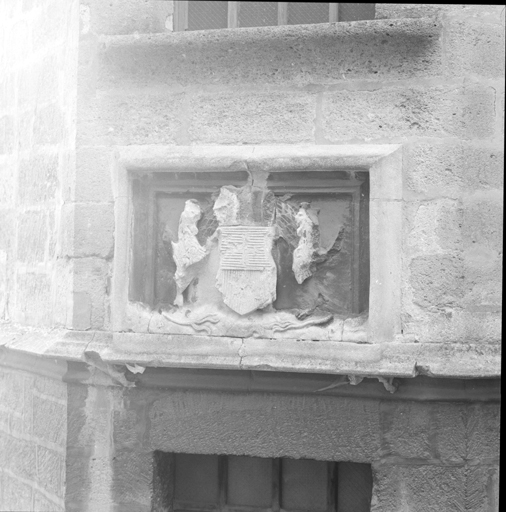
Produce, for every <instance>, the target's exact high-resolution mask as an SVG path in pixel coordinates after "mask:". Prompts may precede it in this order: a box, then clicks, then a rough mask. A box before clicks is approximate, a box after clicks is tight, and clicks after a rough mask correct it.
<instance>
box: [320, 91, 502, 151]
mask: <svg viewBox="0 0 506 512" xmlns="http://www.w3.org/2000/svg"><path fill="white" fill-rule="evenodd" d="M494 97H495V93H494V90H493V88H492V87H481V86H479V85H469V86H465V87H461V86H437V87H427V88H422V87H419V86H416V87H415V86H410V87H406V88H401V87H391V88H383V89H374V90H361V91H335V92H329V93H325V94H324V99H323V107H322V116H323V135H324V138H325V140H326V141H329V142H339V143H343V142H345V141H350V142H359V141H367V142H368V141H373V140H374V141H376V140H378V141H379V140H380V141H383V140H388V141H391V142H394V141H403V140H406V139H408V138H410V137H414V136H424V137H459V138H462V139H486V138H490V137H493V136H494V116H495V112H494Z"/></svg>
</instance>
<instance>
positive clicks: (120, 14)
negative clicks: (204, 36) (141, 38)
mask: <svg viewBox="0 0 506 512" xmlns="http://www.w3.org/2000/svg"><path fill="white" fill-rule="evenodd" d="M85 5H86V6H87V7H88V9H89V27H88V30H89V31H90V32H93V33H96V34H133V33H134V32H135V33H140V34H144V33H153V32H166V31H167V29H166V21H167V17H168V16H169V15H171V14H172V12H173V6H172V2H160V1H157V0H146V1H143V2H138V1H137V0H112V1H109V2H105V3H104V2H102V1H101V0H88V2H87V3H86V4H85ZM83 28H84V27H83V26H81V32H83ZM85 33H87V31H86V32H85Z"/></svg>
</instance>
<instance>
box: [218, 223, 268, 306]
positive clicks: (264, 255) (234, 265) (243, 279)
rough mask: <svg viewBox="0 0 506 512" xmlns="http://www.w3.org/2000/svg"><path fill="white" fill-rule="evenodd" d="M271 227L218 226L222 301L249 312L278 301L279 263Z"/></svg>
mask: <svg viewBox="0 0 506 512" xmlns="http://www.w3.org/2000/svg"><path fill="white" fill-rule="evenodd" d="M274 233H275V229H274V228H273V227H272V226H268V227H265V226H222V227H220V228H218V235H219V246H220V268H219V271H218V275H217V286H218V289H219V290H220V291H221V293H222V295H223V302H224V303H225V304H226V305H227V306H228V307H229V308H230V309H232V310H234V311H235V312H236V313H239V314H240V315H246V314H248V313H251V312H252V311H255V310H256V309H262V308H265V307H266V306H268V305H269V304H271V303H272V302H273V301H275V300H276V264H275V263H274V259H273V258H272V245H273V241H274Z"/></svg>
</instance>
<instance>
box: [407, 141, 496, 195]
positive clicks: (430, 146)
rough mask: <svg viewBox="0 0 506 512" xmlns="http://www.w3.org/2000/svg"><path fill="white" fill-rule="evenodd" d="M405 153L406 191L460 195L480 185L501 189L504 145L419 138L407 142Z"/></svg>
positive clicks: (481, 187)
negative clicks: (421, 139) (432, 140)
mask: <svg viewBox="0 0 506 512" xmlns="http://www.w3.org/2000/svg"><path fill="white" fill-rule="evenodd" d="M405 155H406V159H407V165H406V166H405V168H404V169H405V174H404V186H405V193H411V192H412V193H414V194H416V195H417V196H419V197H424V198H428V197H437V196H445V197H452V198H460V197H462V195H464V194H466V193H469V192H474V191H476V190H479V189H485V190H490V189H500V188H502V186H503V184H504V172H503V171H504V150H503V148H502V147H490V146H482V145H481V146H480V145H476V144H473V143H462V142H453V141H452V142H450V141H448V142H446V141H445V142H444V143H442V144H441V143H438V144H435V143H433V142H430V143H428V142H416V143H412V144H406V147H405Z"/></svg>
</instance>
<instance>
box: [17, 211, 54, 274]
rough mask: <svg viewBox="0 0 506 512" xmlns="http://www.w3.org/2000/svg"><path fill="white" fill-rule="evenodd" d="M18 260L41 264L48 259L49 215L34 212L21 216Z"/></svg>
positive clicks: (18, 228) (18, 224) (18, 225)
mask: <svg viewBox="0 0 506 512" xmlns="http://www.w3.org/2000/svg"><path fill="white" fill-rule="evenodd" d="M17 233H18V244H17V248H18V251H17V258H18V261H21V262H24V263H31V264H34V263H41V262H43V261H45V259H46V244H47V238H48V226H47V214H46V212H45V211H32V212H26V213H24V214H21V215H20V216H19V218H18V222H17Z"/></svg>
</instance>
